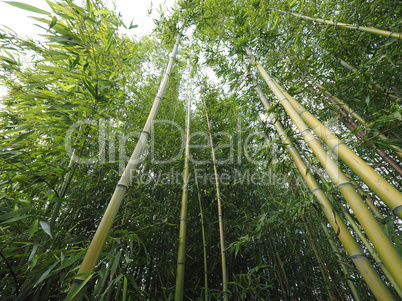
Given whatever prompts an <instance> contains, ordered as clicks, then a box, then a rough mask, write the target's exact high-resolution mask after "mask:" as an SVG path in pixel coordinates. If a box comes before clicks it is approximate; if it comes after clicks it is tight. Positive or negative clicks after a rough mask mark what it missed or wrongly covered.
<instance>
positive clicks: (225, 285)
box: [204, 102, 229, 301]
mask: <svg viewBox="0 0 402 301" xmlns="http://www.w3.org/2000/svg"><path fill="white" fill-rule="evenodd" d="M204 106H205V116H206V118H207V125H208V132H209V141H210V145H211V154H212V165H213V166H214V174H215V186H216V198H217V203H218V221H219V235H220V246H221V259H222V282H223V283H222V292H223V299H224V300H226V301H227V300H229V296H228V282H229V278H228V273H227V267H226V247H225V236H224V230H223V216H222V204H221V196H220V189H219V178H218V171H217V169H216V160H215V150H214V143H213V141H212V134H211V125H210V122H209V117H208V112H207V106H206V104H205V102H204Z"/></svg>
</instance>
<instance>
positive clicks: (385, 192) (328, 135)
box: [273, 80, 402, 218]
mask: <svg viewBox="0 0 402 301" xmlns="http://www.w3.org/2000/svg"><path fill="white" fill-rule="evenodd" d="M273 84H274V85H276V86H277V87H278V89H279V90H280V92H281V93H282V94H283V95H284V96H285V97H286V99H287V100H288V102H289V103H290V105H291V106H292V107H293V108H294V110H295V111H296V112H297V114H298V115H300V117H301V118H302V119H303V120H304V121H305V122H306V123H307V124H308V126H309V127H310V128H311V129H312V130H313V131H314V133H315V134H316V135H317V136H318V137H320V138H321V139H322V141H324V142H325V143H326V144H327V145H328V146H329V147H330V148H331V150H332V151H333V152H334V153H335V154H336V155H337V156H339V158H341V159H342V161H343V162H345V163H346V164H347V165H348V166H349V167H350V168H351V169H352V170H353V172H354V173H355V174H357V175H358V176H359V177H360V178H361V179H362V180H363V181H364V182H365V183H366V184H367V186H368V187H370V188H371V189H372V190H373V191H374V192H375V193H376V194H377V195H378V196H379V197H380V198H381V199H382V200H383V201H384V203H385V204H387V206H389V207H390V208H391V210H392V211H393V212H394V214H395V215H397V216H399V217H400V218H402V194H401V193H400V192H399V191H398V190H397V189H396V188H395V187H393V186H392V185H391V184H389V183H388V182H387V180H385V179H384V178H383V177H382V176H380V175H379V174H378V173H377V172H376V171H375V170H374V169H373V168H371V167H370V166H369V165H368V164H367V163H366V162H364V161H363V160H362V159H361V158H360V157H359V156H357V155H356V154H355V153H354V152H353V151H352V150H351V149H350V148H349V147H347V146H346V145H345V144H344V143H343V142H342V141H341V140H340V139H339V138H338V137H336V136H335V135H334V134H333V133H332V132H331V131H330V130H329V129H328V128H327V127H326V126H324V125H323V124H322V123H321V122H320V121H319V120H318V119H317V118H315V117H314V116H313V115H312V114H311V113H310V112H308V111H307V110H306V109H305V108H304V107H303V106H302V105H301V104H300V103H298V102H297V101H296V100H295V99H294V98H293V97H292V96H291V95H289V93H287V92H286V91H285V90H284V89H283V88H282V87H281V86H280V85H279V84H278V83H277V82H275V81H274V80H273Z"/></svg>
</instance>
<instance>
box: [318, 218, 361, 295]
mask: <svg viewBox="0 0 402 301" xmlns="http://www.w3.org/2000/svg"><path fill="white" fill-rule="evenodd" d="M321 226H322V229H323V230H324V232H325V235H326V236H327V239H328V242H329V245H330V246H331V248H332V250H333V251H334V253H335V255H336V257H337V258H338V262H339V264H340V265H341V268H342V271H343V274H344V275H345V276H346V277H348V275H349V270H348V268H347V266H346V264H344V263H343V261H342V257H341V255H340V254H339V251H338V248H337V247H336V245H335V243H334V241H333V240H332V238H331V236H330V235H329V233H328V229H327V227H326V226H325V225H324V223H323V222H321ZM346 281H347V283H348V286H349V288H350V291H351V292H352V295H353V299H354V300H355V301H360V300H361V299H360V296H359V293H358V292H357V289H356V287H355V285H354V283H353V282H352V281H351V280H350V279H347V280H346Z"/></svg>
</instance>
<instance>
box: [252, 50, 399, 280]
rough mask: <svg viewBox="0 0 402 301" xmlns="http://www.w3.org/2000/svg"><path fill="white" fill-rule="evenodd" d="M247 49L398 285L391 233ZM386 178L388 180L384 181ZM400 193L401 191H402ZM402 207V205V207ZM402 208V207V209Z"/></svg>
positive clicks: (395, 254) (396, 254)
mask: <svg viewBox="0 0 402 301" xmlns="http://www.w3.org/2000/svg"><path fill="white" fill-rule="evenodd" d="M247 52H248V53H249V54H250V58H251V61H252V63H254V64H255V65H256V67H257V69H258V70H259V71H260V73H261V75H262V77H263V78H264V80H265V81H266V83H267V84H268V86H269V87H270V89H271V90H272V91H273V92H274V94H275V95H276V97H277V98H278V99H279V100H280V103H281V105H282V106H283V107H284V108H285V110H286V111H287V113H288V115H289V116H290V117H291V119H292V120H293V122H294V123H295V125H296V126H297V128H298V129H299V131H300V133H301V134H302V137H303V139H304V140H305V141H306V142H307V144H308V145H309V146H310V148H311V149H312V151H313V152H314V154H315V155H316V156H317V158H318V160H319V161H320V163H321V164H322V166H323V167H324V168H325V169H326V170H327V172H328V175H329V176H330V177H331V179H332V180H333V181H334V183H335V184H336V185H337V186H338V189H339V190H340V192H341V193H342V195H343V196H344V197H345V199H346V201H347V202H348V203H349V205H350V207H351V208H352V210H353V211H354V213H355V215H356V217H357V219H358V220H359V222H360V224H361V225H362V226H363V228H364V229H365V231H366V233H367V235H368V236H369V238H370V239H371V241H372V242H373V244H374V246H375V247H376V249H377V251H378V252H379V254H380V256H381V258H383V261H384V263H385V265H386V266H387V267H388V269H389V270H390V272H391V274H392V275H393V276H394V277H395V279H397V281H398V284H401V283H402V275H401V274H400V271H402V258H401V255H400V254H399V253H398V252H397V251H396V249H395V247H394V246H393V244H392V243H391V241H390V240H389V239H388V236H387V234H386V233H385V231H384V230H383V229H382V228H381V226H380V225H379V224H378V222H377V220H376V219H375V218H374V216H373V215H372V214H371V212H370V211H369V210H368V208H367V207H366V205H365V204H364V202H363V200H362V199H361V198H360V196H359V194H358V193H357V192H356V191H355V190H354V188H353V185H352V184H351V183H350V181H349V180H348V179H347V177H346V176H345V175H344V174H343V173H342V171H341V170H340V169H339V168H338V166H337V165H336V164H335V162H334V161H333V160H332V158H331V157H330V156H329V155H328V154H327V152H326V151H325V150H324V148H323V147H322V146H321V144H320V143H319V142H318V140H316V139H315V137H314V135H313V134H312V133H311V132H310V129H309V128H308V127H307V125H306V124H305V123H304V121H303V120H302V118H301V117H300V115H299V114H298V113H297V112H296V110H295V108H294V107H293V106H292V105H291V103H290V101H289V99H288V98H287V97H286V96H285V95H284V94H283V93H282V91H281V90H280V88H279V87H278V86H277V85H276V83H275V82H274V81H273V79H272V78H271V77H270V76H269V75H268V73H267V72H266V71H265V70H264V68H263V67H262V66H261V64H259V63H258V62H257V61H256V60H255V59H254V57H253V56H252V54H251V52H250V50H249V49H247ZM384 181H385V180H384ZM398 193H399V192H398ZM401 208H402V206H401ZM401 211H402V210H401Z"/></svg>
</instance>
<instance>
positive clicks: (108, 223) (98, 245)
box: [67, 32, 182, 301]
mask: <svg viewBox="0 0 402 301" xmlns="http://www.w3.org/2000/svg"><path fill="white" fill-rule="evenodd" d="M181 36H182V33H181V32H180V33H179V34H178V35H177V39H176V43H175V45H174V47H173V51H172V54H171V56H170V59H169V63H168V66H167V68H166V72H165V75H164V77H163V80H162V82H161V85H160V87H159V90H158V93H157V96H156V97H155V100H154V103H153V105H152V109H151V112H150V113H149V116H148V119H147V121H146V123H145V126H144V129H143V131H142V132H141V135H140V137H139V139H138V142H137V145H136V147H135V149H134V151H133V153H132V155H131V158H130V160H129V161H128V163H127V166H126V168H125V170H124V172H123V174H122V176H121V178H120V180H119V182H118V184H117V186H116V189H115V191H114V193H113V196H112V198H111V200H110V202H109V205H108V206H107V208H106V211H105V213H104V215H103V217H102V220H101V222H100V224H99V226H98V229H97V230H96V233H95V236H94V237H93V239H92V242H91V244H90V246H89V248H88V251H87V253H86V254H85V257H84V260H83V261H82V263H81V266H80V269H79V270H78V273H77V275H76V276H75V278H74V280H73V284H72V286H71V288H70V291H69V294H68V295H67V299H68V300H73V301H80V300H82V298H83V296H84V293H85V291H84V289H83V288H80V286H81V284H82V283H83V282H84V281H85V280H86V279H87V278H88V277H89V276H90V274H91V273H92V271H93V269H94V267H95V264H96V263H97V261H98V258H99V255H100V253H101V251H102V248H103V246H104V244H105V241H106V238H107V235H108V234H109V231H110V229H111V227H112V224H113V221H114V219H115V217H116V214H117V212H118V210H119V207H120V204H121V202H122V200H123V198H124V195H125V193H126V191H127V190H128V187H129V185H130V183H131V173H132V171H133V170H135V169H136V167H137V166H138V164H139V162H140V158H141V155H142V154H143V153H144V150H145V148H146V145H147V142H148V138H149V136H150V132H151V128H152V125H153V122H154V120H155V116H156V114H157V112H158V109H159V106H160V104H161V102H162V98H163V95H164V93H165V90H166V87H167V84H168V82H169V78H170V73H171V71H172V67H173V62H174V59H175V56H176V53H177V49H178V47H179V42H180V38H181ZM74 295H75V296H74Z"/></svg>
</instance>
